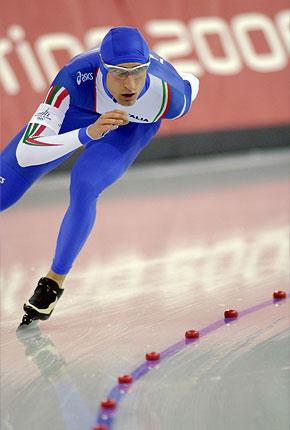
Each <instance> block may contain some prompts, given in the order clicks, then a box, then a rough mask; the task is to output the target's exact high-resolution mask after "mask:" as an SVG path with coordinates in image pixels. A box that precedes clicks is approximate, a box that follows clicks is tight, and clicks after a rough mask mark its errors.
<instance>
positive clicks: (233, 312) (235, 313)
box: [224, 309, 239, 318]
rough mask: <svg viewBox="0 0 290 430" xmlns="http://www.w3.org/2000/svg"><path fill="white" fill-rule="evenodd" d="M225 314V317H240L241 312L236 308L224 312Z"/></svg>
mask: <svg viewBox="0 0 290 430" xmlns="http://www.w3.org/2000/svg"><path fill="white" fill-rule="evenodd" d="M224 316H225V318H238V316H239V314H238V311H236V310H235V309H228V310H226V311H225V312H224Z"/></svg>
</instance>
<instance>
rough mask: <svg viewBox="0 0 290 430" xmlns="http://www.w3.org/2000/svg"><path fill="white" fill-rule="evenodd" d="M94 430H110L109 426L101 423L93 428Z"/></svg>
mask: <svg viewBox="0 0 290 430" xmlns="http://www.w3.org/2000/svg"><path fill="white" fill-rule="evenodd" d="M93 430H109V427H108V426H105V425H104V424H100V425H98V426H96V427H94V428H93Z"/></svg>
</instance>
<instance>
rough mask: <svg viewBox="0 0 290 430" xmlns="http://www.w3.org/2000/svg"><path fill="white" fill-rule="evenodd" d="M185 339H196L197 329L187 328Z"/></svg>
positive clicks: (197, 335)
mask: <svg viewBox="0 0 290 430" xmlns="http://www.w3.org/2000/svg"><path fill="white" fill-rule="evenodd" d="M185 337H186V339H197V338H198V337H199V331H197V330H187V331H186V332H185Z"/></svg>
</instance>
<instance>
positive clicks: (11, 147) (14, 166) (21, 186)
mask: <svg viewBox="0 0 290 430" xmlns="http://www.w3.org/2000/svg"><path fill="white" fill-rule="evenodd" d="M25 128H26V127H25ZM25 128H23V129H22V130H21V131H20V132H19V133H18V134H17V135H16V136H15V137H14V138H13V139H12V140H11V142H10V143H9V144H8V145H7V146H6V147H5V149H4V150H3V152H2V154H1V156H0V167H1V170H0V209H1V211H2V210H5V209H7V208H9V207H10V206H12V205H13V204H14V203H16V202H17V201H18V200H19V199H20V198H21V197H22V196H23V194H25V192H26V191H27V190H28V189H29V188H30V187H31V185H32V184H33V183H34V182H35V181H36V180H37V179H39V178H40V177H41V176H43V175H45V174H46V173H48V172H49V171H51V170H53V169H54V168H55V167H57V166H58V165H59V164H61V163H62V162H63V161H64V160H65V159H66V158H68V157H69V156H70V155H71V154H67V155H65V156H63V157H61V158H59V159H57V160H55V161H51V162H49V163H45V164H41V165H36V166H30V167H21V166H20V165H19V163H18V161H17V158H16V149H17V146H18V143H19V141H20V140H21V138H22V135H23V133H24V130H25Z"/></svg>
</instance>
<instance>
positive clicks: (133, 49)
mask: <svg viewBox="0 0 290 430" xmlns="http://www.w3.org/2000/svg"><path fill="white" fill-rule="evenodd" d="M100 53H101V57H102V60H103V61H104V63H106V64H112V65H114V66H115V65H117V64H122V63H141V64H143V63H147V62H148V61H149V47H148V45H147V42H146V40H145V39H144V37H143V36H142V34H141V33H140V31H139V30H138V29H137V28H135V27H114V28H111V30H110V31H109V32H108V33H107V34H106V36H105V37H104V39H103V41H102V44H101V47H100Z"/></svg>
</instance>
